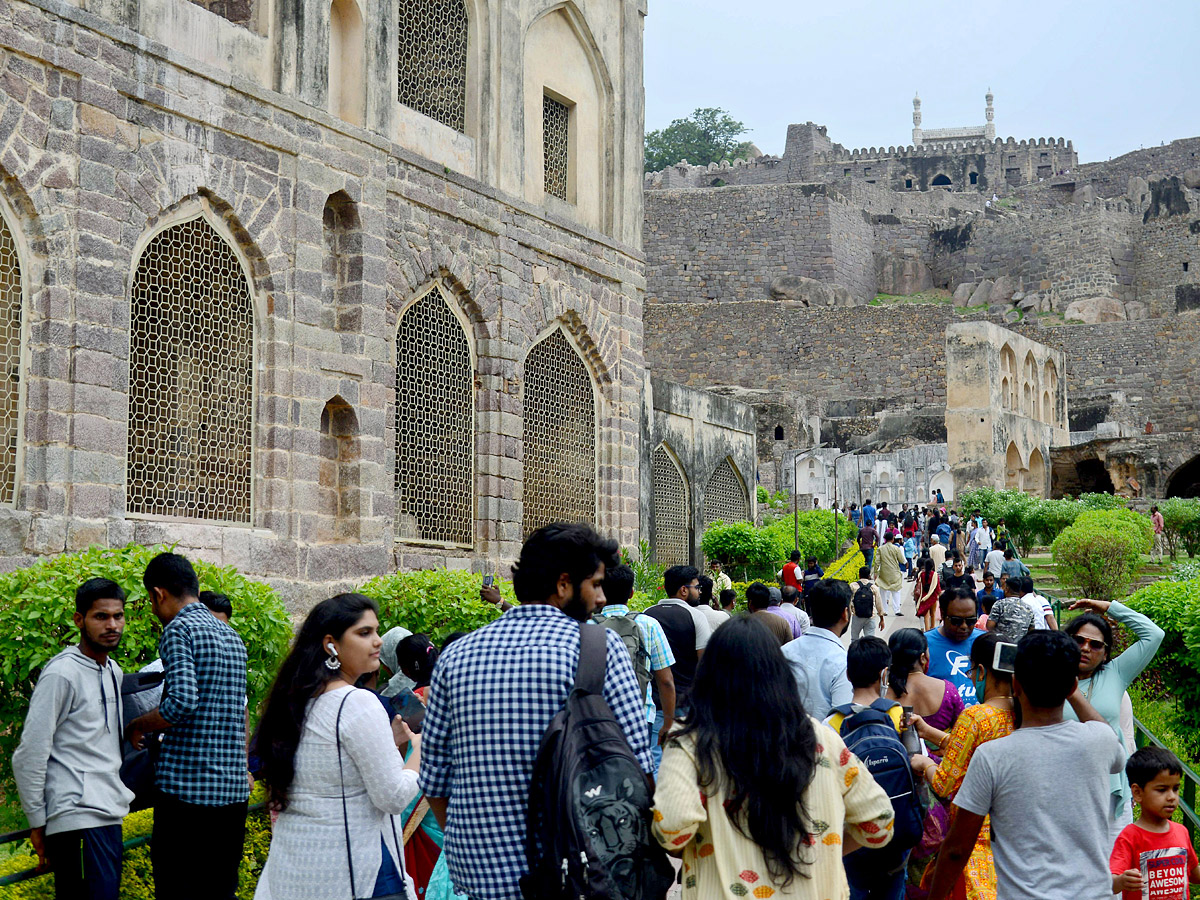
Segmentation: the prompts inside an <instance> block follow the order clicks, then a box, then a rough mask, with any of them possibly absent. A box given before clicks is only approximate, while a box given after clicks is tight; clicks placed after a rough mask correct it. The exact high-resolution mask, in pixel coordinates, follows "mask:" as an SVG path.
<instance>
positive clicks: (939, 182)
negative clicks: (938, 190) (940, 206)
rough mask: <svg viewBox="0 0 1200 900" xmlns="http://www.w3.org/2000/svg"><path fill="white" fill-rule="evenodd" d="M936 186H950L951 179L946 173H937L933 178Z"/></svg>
mask: <svg viewBox="0 0 1200 900" xmlns="http://www.w3.org/2000/svg"><path fill="white" fill-rule="evenodd" d="M933 186H934V187H950V179H949V178H948V177H947V176H945V175H937V176H935V177H934V179H933Z"/></svg>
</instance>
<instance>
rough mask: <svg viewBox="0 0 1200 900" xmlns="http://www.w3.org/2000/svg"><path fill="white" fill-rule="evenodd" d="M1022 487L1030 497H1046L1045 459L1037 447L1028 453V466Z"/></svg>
mask: <svg viewBox="0 0 1200 900" xmlns="http://www.w3.org/2000/svg"><path fill="white" fill-rule="evenodd" d="M1023 487H1024V490H1025V491H1026V492H1027V493H1028V494H1030V495H1031V496H1034V497H1038V498H1041V497H1044V496H1045V495H1046V459H1045V457H1044V456H1042V451H1041V450H1039V449H1038V448H1037V447H1034V448H1033V449H1032V450H1031V451H1030V452H1029V465H1028V466H1027V467H1026V476H1025V484H1024V485H1023Z"/></svg>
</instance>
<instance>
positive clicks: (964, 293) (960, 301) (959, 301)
mask: <svg viewBox="0 0 1200 900" xmlns="http://www.w3.org/2000/svg"><path fill="white" fill-rule="evenodd" d="M974 291H975V285H973V284H971V283H970V282H967V281H964V282H963V283H962V284H960V285H959V286H958V287H956V288H955V289H954V305H955V306H966V305H967V303H968V302H969V301H970V299H971V294H972V293H974Z"/></svg>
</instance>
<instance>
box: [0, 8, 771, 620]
mask: <svg viewBox="0 0 1200 900" xmlns="http://www.w3.org/2000/svg"><path fill="white" fill-rule="evenodd" d="M0 7H2V8H0V69H2V71H3V92H2V93H0V301H2V303H3V308H2V315H0V322H2V328H0V338H2V340H0V352H3V353H4V354H5V359H6V370H7V371H8V372H9V378H8V379H7V380H6V382H5V383H6V384H7V385H9V387H8V389H7V391H6V392H5V393H4V394H3V395H2V396H3V403H0V420H2V423H3V428H4V432H5V435H6V437H5V439H4V441H3V442H2V444H0V456H2V459H0V481H2V482H3V484H2V485H0V503H2V504H3V505H0V564H2V565H3V566H5V567H13V566H17V565H22V564H25V563H28V562H29V561H31V560H32V559H34V558H36V557H37V556H39V555H43V554H50V553H55V552H61V551H63V550H75V549H79V548H82V547H86V546H90V545H101V546H104V545H108V546H116V545H121V544H123V543H125V542H127V541H130V540H137V541H142V542H154V541H167V542H173V543H175V542H177V543H178V544H179V546H180V547H181V548H182V549H183V550H184V551H185V552H189V553H194V554H196V555H198V556H202V557H204V558H207V559H210V560H213V561H217V562H220V563H224V564H231V565H235V566H237V567H238V568H240V569H241V570H243V571H245V572H247V573H250V574H253V575H256V576H261V577H265V578H268V579H269V580H271V581H272V582H273V583H275V584H276V585H278V586H279V587H280V588H281V589H282V590H283V591H284V593H285V596H287V597H288V598H289V599H291V600H293V601H296V602H299V603H305V602H309V601H311V600H313V599H315V598H318V597H320V596H326V595H327V592H328V591H330V590H334V589H336V588H343V587H345V586H348V585H351V584H354V583H357V582H360V581H361V580H362V579H363V578H365V577H368V576H370V575H372V574H378V573H382V572H387V571H392V570H394V569H395V568H396V567H398V566H399V567H426V566H437V565H447V566H453V567H464V568H465V567H471V568H475V569H476V570H480V569H489V570H490V569H493V568H497V567H503V566H504V565H505V564H507V563H508V562H510V561H511V560H512V559H513V558H514V557H515V555H516V553H517V551H518V549H519V547H520V543H521V541H522V539H523V537H524V535H526V534H527V533H528V532H529V531H530V530H532V529H533V528H535V527H537V526H538V525H540V524H542V523H544V522H547V521H551V520H553V519H559V518H566V519H587V520H589V521H594V522H595V523H596V524H597V526H598V527H599V528H600V529H601V530H602V531H604V532H606V533H608V534H610V535H612V536H614V537H616V538H617V539H619V540H620V541H621V543H622V544H624V545H625V546H636V544H637V541H638V539H639V537H640V536H642V534H643V527H642V515H641V509H640V506H641V494H642V456H643V455H644V454H643V452H642V447H641V439H642V431H643V408H642V403H643V395H644V385H643V382H644V379H645V365H644V360H643V356H642V303H643V291H644V269H643V262H642V256H641V253H640V240H641V228H642V186H641V176H640V171H639V168H640V163H639V161H640V159H641V144H642V60H641V52H642V49H641V48H642V19H643V16H644V14H645V8H644V6H640V5H639V4H637V3H633V2H630V3H619V4H602V3H598V2H594V0H578V2H573V0H569V2H558V3H555V2H552V0H546V2H540V3H521V4H518V3H508V2H504V3H487V2H483V0H420V2H410V0H398V2H396V3H376V2H374V0H333V3H332V4H330V3H328V2H311V0H310V2H302V3H299V4H291V5H286V4H285V5H280V4H275V3H269V2H266V0H236V2H224V0H222V2H206V3H203V4H197V3H192V2H188V0H140V2H137V3H133V4H114V3H108V2H103V0H101V2H85V3H72V2H64V0H8V2H4V3H3V4H0ZM364 23H370V24H369V26H368V27H364ZM723 402H724V403H725V406H726V407H728V409H727V410H726V414H727V415H728V416H731V417H733V419H737V417H738V415H739V412H738V410H737V408H736V407H737V406H738V405H737V404H736V403H732V402H731V401H723ZM705 427H707V423H701V424H700V425H698V427H697V433H696V434H695V435H692V436H691V437H693V438H694V439H695V440H697V441H701V440H703V439H704V435H703V434H701V433H700V432H703V431H704V428H705ZM672 446H673V449H674V450H675V452H677V453H679V454H680V455H681V456H682V457H683V458H687V457H688V455H689V454H691V452H692V450H691V448H690V447H689V446H685V445H684V443H683V442H682V441H681V442H678V445H675V444H673V445H672ZM732 452H733V451H730V453H732ZM727 455H729V454H727ZM743 464H744V463H743ZM711 474H712V473H697V474H696V476H695V477H697V478H702V479H703V481H702V483H707V481H708V479H709V477H710V476H711ZM737 477H738V478H740V479H742V480H743V481H745V480H746V479H749V480H750V483H751V484H752V481H753V472H752V471H751V472H739V473H738V476H737ZM745 502H746V507H747V508H746V513H745V514H746V515H747V516H751V515H753V511H754V496H753V492H752V491H750V492H748V495H747V497H746V501H745Z"/></svg>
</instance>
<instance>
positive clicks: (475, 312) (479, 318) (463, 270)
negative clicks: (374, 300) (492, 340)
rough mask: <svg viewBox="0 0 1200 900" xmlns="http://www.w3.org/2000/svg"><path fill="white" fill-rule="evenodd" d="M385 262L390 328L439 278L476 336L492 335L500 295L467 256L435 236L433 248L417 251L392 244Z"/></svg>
mask: <svg viewBox="0 0 1200 900" xmlns="http://www.w3.org/2000/svg"><path fill="white" fill-rule="evenodd" d="M389 253H390V258H389V261H388V284H389V285H390V286H391V288H392V289H391V290H389V291H388V321H389V322H390V323H391V326H392V327H395V323H396V321H397V320H398V318H399V315H400V311H401V310H402V309H403V308H404V307H405V306H407V305H408V303H409V302H411V300H412V298H413V297H414V296H415V295H416V293H417V292H418V291H420V290H421V289H422V288H423V287H424V286H425V285H428V284H429V283H430V282H433V281H439V282H440V283H441V284H442V287H443V288H444V289H446V290H447V291H448V292H449V293H450V294H451V295H452V296H453V297H454V299H455V301H456V302H457V303H458V307H459V309H460V310H461V311H462V312H463V314H464V315H466V317H467V318H468V319H469V320H470V321H471V327H472V330H473V331H474V333H475V337H476V339H482V338H486V337H494V335H493V334H492V333H491V329H492V328H493V326H494V324H495V323H496V322H497V321H498V320H499V318H500V298H499V292H498V291H497V288H496V284H495V281H494V280H493V278H492V276H491V274H490V273H489V272H488V271H487V270H486V269H483V268H479V267H476V266H473V265H472V264H471V262H470V259H469V257H467V256H465V255H463V254H455V253H454V252H453V251H452V250H450V249H448V248H447V247H446V246H445V244H444V243H443V242H442V241H440V240H438V239H437V238H436V237H434V243H433V245H432V247H430V248H429V250H427V251H423V252H418V251H416V250H415V249H414V248H412V247H410V246H408V245H407V244H406V245H404V246H402V247H392V248H391V249H390V251H389Z"/></svg>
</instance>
